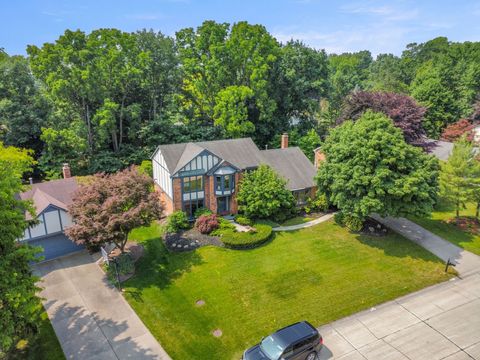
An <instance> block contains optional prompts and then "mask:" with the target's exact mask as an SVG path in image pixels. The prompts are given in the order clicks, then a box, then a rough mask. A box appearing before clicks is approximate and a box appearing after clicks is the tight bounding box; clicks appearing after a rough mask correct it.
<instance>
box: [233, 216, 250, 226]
mask: <svg viewBox="0 0 480 360" xmlns="http://www.w3.org/2000/svg"><path fill="white" fill-rule="evenodd" d="M235 221H236V222H237V223H239V224H240V225H244V226H251V225H252V224H253V222H252V220H250V219H249V218H247V217H246V216H242V215H237V216H235Z"/></svg>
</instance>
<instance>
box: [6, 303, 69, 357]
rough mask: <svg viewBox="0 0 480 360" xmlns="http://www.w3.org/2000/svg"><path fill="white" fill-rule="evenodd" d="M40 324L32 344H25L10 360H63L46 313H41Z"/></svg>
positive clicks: (61, 351)
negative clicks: (38, 331)
mask: <svg viewBox="0 0 480 360" xmlns="http://www.w3.org/2000/svg"><path fill="white" fill-rule="evenodd" d="M41 319H42V320H41V323H40V333H39V334H38V337H37V338H36V339H35V340H34V341H32V343H26V344H24V345H25V348H23V349H22V350H18V352H17V353H15V354H14V355H13V357H12V358H11V359H15V360H17V359H18V360H20V359H27V360H34V359H48V360H64V359H65V355H64V354H63V350H62V348H61V347H60V343H59V342H58V339H57V335H56V334H55V331H54V330H53V327H52V324H51V323H50V320H49V319H48V315H47V313H46V312H43V313H42V316H41Z"/></svg>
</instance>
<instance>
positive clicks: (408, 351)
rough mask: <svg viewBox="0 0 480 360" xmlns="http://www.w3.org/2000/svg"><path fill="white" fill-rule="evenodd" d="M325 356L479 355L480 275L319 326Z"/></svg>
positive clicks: (451, 358) (457, 358)
mask: <svg viewBox="0 0 480 360" xmlns="http://www.w3.org/2000/svg"><path fill="white" fill-rule="evenodd" d="M319 331H320V333H321V334H322V335H323V337H324V344H325V347H324V349H323V350H322V353H321V356H320V359H321V360H324V359H342V360H357V359H362V360H365V359H368V360H377V359H378V360H384V359H388V360H397V359H399V360H400V359H412V360H413V359H419V360H420V359H428V360H436V359H445V360H467V359H469V360H471V359H479V360H480V274H478V273H477V274H473V275H470V276H468V277H466V278H464V279H458V278H455V279H452V280H451V281H449V282H446V283H443V284H440V285H436V286H432V287H430V288H427V289H423V290H421V291H419V292H416V293H413V294H410V295H407V296H405V297H402V298H399V299H396V300H395V301H392V302H389V303H386V304H383V305H380V306H378V307H376V308H372V309H370V310H367V311H364V312H361V313H358V314H355V315H353V316H351V317H348V318H344V319H341V320H339V321H336V322H334V323H331V324H328V325H326V326H322V327H320V328H319Z"/></svg>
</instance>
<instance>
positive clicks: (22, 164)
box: [0, 142, 41, 358]
mask: <svg viewBox="0 0 480 360" xmlns="http://www.w3.org/2000/svg"><path fill="white" fill-rule="evenodd" d="M32 164H33V159H32V158H31V156H30V152H28V151H26V150H21V149H17V148H14V147H5V146H4V145H3V144H2V143H1V142H0V224H1V234H0V314H1V315H0V358H2V357H3V356H7V357H8V354H9V352H10V351H12V350H13V348H14V346H15V345H16V344H17V342H18V341H19V340H21V339H29V338H32V337H33V336H34V335H35V334H36V333H37V331H38V324H39V319H40V318H39V315H40V311H41V305H40V302H39V299H38V298H37V296H36V292H37V291H38V290H39V289H38V288H37V287H36V285H35V282H36V280H37V278H36V277H34V276H33V275H32V271H31V268H30V265H29V263H30V262H31V261H33V260H34V258H35V253H36V251H35V250H34V249H32V248H31V247H29V246H28V245H24V244H23V245H21V244H19V243H18V241H17V239H21V238H22V237H23V235H24V231H25V229H26V228H27V222H26V220H25V214H24V213H25V212H26V211H28V212H30V213H32V214H33V208H32V206H31V205H30V204H29V203H27V202H24V201H21V200H19V199H18V198H17V194H18V193H19V192H21V191H23V190H24V187H23V185H22V176H23V174H24V173H25V172H26V171H29V170H30V169H31V166H32Z"/></svg>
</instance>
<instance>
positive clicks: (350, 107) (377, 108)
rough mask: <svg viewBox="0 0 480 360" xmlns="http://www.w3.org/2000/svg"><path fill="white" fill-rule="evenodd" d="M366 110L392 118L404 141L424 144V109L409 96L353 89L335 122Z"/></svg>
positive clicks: (353, 117)
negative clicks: (401, 132)
mask: <svg viewBox="0 0 480 360" xmlns="http://www.w3.org/2000/svg"><path fill="white" fill-rule="evenodd" d="M367 110H372V111H374V112H380V113H383V114H385V115H387V116H388V117H389V118H390V119H392V120H393V123H394V125H395V126H396V127H398V128H400V129H401V130H402V131H403V136H404V138H405V141H406V142H407V143H409V144H412V145H417V146H424V145H426V141H425V140H426V138H425V131H424V129H423V126H422V121H423V116H424V115H425V112H426V109H425V107H423V106H420V105H418V104H417V102H416V101H415V100H414V99H413V98H412V97H410V96H408V95H404V94H396V93H391V92H383V91H373V92H370V91H355V92H352V93H351V94H350V95H349V96H348V97H347V98H346V99H345V102H344V104H343V109H342V113H341V115H340V117H339V118H338V119H337V124H341V123H342V122H344V121H346V120H354V121H355V120H357V119H359V118H360V117H361V116H362V115H363V113H364V112H365V111H367Z"/></svg>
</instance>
